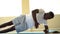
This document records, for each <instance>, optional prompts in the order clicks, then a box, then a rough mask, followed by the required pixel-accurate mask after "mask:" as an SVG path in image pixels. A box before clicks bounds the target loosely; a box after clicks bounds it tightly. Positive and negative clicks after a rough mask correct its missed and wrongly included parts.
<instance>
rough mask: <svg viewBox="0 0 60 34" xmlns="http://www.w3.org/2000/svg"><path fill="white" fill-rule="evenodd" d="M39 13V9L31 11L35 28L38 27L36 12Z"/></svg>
mask: <svg viewBox="0 0 60 34" xmlns="http://www.w3.org/2000/svg"><path fill="white" fill-rule="evenodd" d="M37 13H39V9H35V10H33V11H32V16H33V19H34V21H35V28H38V25H39V23H38V22H37V19H36V14H37Z"/></svg>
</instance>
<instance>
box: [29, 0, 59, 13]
mask: <svg viewBox="0 0 60 34" xmlns="http://www.w3.org/2000/svg"><path fill="white" fill-rule="evenodd" d="M36 8H39V9H40V8H42V9H44V10H45V12H49V11H53V12H54V14H60V0H30V11H32V10H34V9H36Z"/></svg>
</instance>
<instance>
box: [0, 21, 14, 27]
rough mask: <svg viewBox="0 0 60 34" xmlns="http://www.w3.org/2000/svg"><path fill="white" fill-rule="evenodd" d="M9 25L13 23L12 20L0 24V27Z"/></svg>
mask: <svg viewBox="0 0 60 34" xmlns="http://www.w3.org/2000/svg"><path fill="white" fill-rule="evenodd" d="M10 25H13V23H12V21H10V22H7V23H4V24H2V25H0V28H3V27H6V26H10Z"/></svg>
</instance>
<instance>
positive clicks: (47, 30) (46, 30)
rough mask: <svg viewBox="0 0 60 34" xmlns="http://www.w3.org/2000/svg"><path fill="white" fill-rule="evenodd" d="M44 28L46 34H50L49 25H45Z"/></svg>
mask: <svg viewBox="0 0 60 34" xmlns="http://www.w3.org/2000/svg"><path fill="white" fill-rule="evenodd" d="M44 27H45V30H44V32H45V33H48V32H49V28H48V26H47V25H45V26H44Z"/></svg>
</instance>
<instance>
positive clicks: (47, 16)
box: [44, 13, 52, 20]
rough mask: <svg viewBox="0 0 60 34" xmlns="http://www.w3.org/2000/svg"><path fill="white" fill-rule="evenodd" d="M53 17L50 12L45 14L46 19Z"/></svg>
mask: <svg viewBox="0 0 60 34" xmlns="http://www.w3.org/2000/svg"><path fill="white" fill-rule="evenodd" d="M51 18H52V16H51V15H50V14H49V13H46V14H45V15H44V19H46V20H47V19H51Z"/></svg>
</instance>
